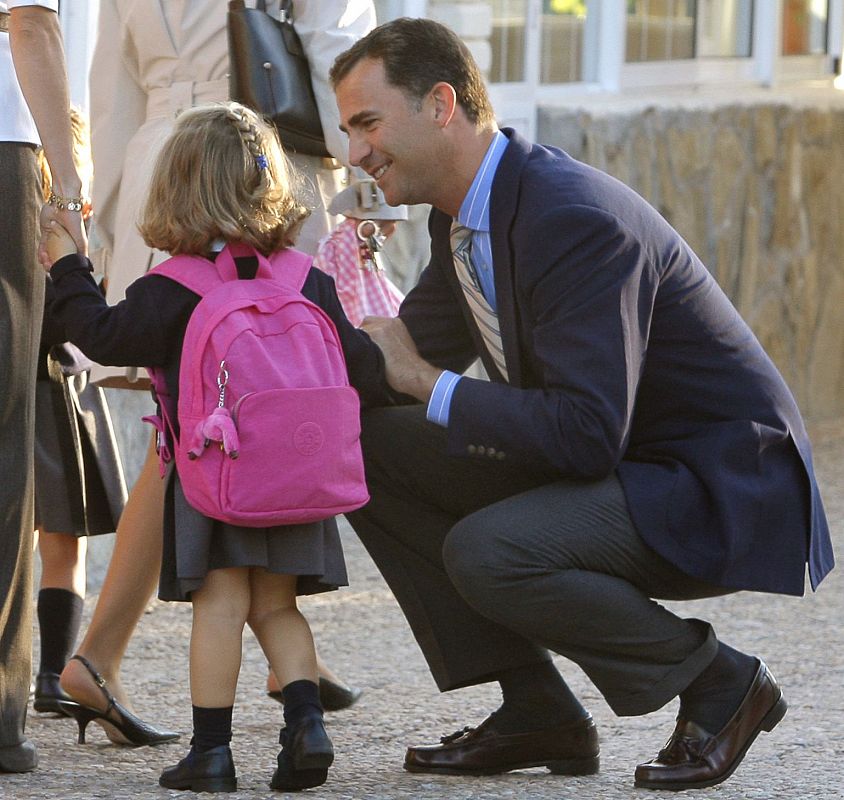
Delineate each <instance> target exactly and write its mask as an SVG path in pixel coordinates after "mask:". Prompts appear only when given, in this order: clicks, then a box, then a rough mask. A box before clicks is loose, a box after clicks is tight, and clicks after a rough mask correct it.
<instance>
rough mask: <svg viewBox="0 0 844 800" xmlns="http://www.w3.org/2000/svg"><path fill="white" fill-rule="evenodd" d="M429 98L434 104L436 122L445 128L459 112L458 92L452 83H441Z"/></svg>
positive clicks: (433, 89) (436, 85)
mask: <svg viewBox="0 0 844 800" xmlns="http://www.w3.org/2000/svg"><path fill="white" fill-rule="evenodd" d="M429 97H430V98H431V100H432V101H433V104H434V120H435V122H437V123H438V124H439V125H440V126H442V127H443V128H445V127H446V126H447V125H448V124H449V123H450V122H451V118H452V117H453V116H454V112H455V111H456V110H457V92H455V91H454V87H453V86H452V85H451V84H450V83H446V82H445V81H440V82H439V83H436V84H434V86H433V88H432V89H431V91H430V94H429Z"/></svg>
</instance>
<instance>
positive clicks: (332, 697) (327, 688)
mask: <svg viewBox="0 0 844 800" xmlns="http://www.w3.org/2000/svg"><path fill="white" fill-rule="evenodd" d="M362 694H363V689H358V688H357V687H356V686H342V685H341V684H339V683H334V681H330V680H328V678H323V677H320V679H319V702H320V704H321V705H322V708H323V710H324V711H342V710H343V709H344V708H349V707H350V706H353V705H354V704H355V703H357V701H358V699H359V698H360V696H361V695H362ZM267 697H271V698H272V699H273V700H275V701H276V702H277V703H281V704H282V705H284V697H283V696H282V694H281V690H280V689H279V690H276V691H274V692H267Z"/></svg>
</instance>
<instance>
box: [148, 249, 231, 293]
mask: <svg viewBox="0 0 844 800" xmlns="http://www.w3.org/2000/svg"><path fill="white" fill-rule="evenodd" d="M147 275H161V276H162V277H164V278H170V280H171V281H175V282H176V283H178V284H180V285H182V286H184V287H185V288H186V289H190V290H191V291H192V292H194V293H195V294H198V295H199V296H200V297H204V296H205V295H206V294H208V292H210V291H211V290H212V289H213V288H215V287H216V286H219V285H220V284H221V283H222V282H223V279H222V278H221V277H220V275H219V273H218V272H217V270H216V269H215V268H214V263H213V262H212V261H209V260H208V259H207V258H202V257H201V256H188V255H180V256H172V257H171V258H168V259H167V260H166V261H164V262H162V263H161V264H159V265H158V266H157V267H153V269H151V270H150V271H149V272H147Z"/></svg>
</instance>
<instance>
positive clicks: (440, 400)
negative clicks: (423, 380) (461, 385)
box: [426, 370, 461, 428]
mask: <svg viewBox="0 0 844 800" xmlns="http://www.w3.org/2000/svg"><path fill="white" fill-rule="evenodd" d="M460 377H461V376H460V375H458V374H457V373H456V372H449V371H448V370H443V372H442V373H441V374H440V377H439V378H437V382H436V383H435V384H434V391H433V392H431V399H430V400H429V401H428V411H427V412H426V416H427V418H428V421H429V422H433V423H435V424H436V425H442V426H443V427H444V428H445V427H447V426H448V412H449V410H450V408H451V396H452V395H453V394H454V389H455V387H456V386H457V384H458V382H459V381H460Z"/></svg>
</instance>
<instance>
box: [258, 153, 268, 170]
mask: <svg viewBox="0 0 844 800" xmlns="http://www.w3.org/2000/svg"><path fill="white" fill-rule="evenodd" d="M255 163H256V164H257V165H258V169H266V168H267V167H268V166H269V162H268V161H267V157H266V156H265V155H264V154H263V153H261V154H260V155H257V156H255Z"/></svg>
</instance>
